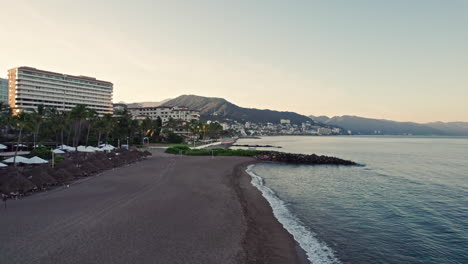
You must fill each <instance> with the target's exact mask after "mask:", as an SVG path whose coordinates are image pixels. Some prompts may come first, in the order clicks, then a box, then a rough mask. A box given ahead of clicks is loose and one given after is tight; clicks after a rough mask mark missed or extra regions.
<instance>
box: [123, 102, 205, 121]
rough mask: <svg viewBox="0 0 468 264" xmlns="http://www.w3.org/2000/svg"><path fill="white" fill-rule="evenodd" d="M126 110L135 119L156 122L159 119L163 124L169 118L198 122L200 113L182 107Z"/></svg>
mask: <svg viewBox="0 0 468 264" xmlns="http://www.w3.org/2000/svg"><path fill="white" fill-rule="evenodd" d="M127 110H128V111H129V112H130V114H131V115H132V116H133V118H135V119H145V118H147V117H148V118H150V119H153V120H156V119H157V118H158V117H159V118H161V121H162V122H163V123H165V122H167V121H169V119H171V118H172V119H174V120H182V121H185V122H190V121H192V120H197V121H198V120H200V112H198V111H196V110H192V109H189V108H188V107H183V106H156V107H135V108H127Z"/></svg>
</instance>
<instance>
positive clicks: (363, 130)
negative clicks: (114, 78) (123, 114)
mask: <svg viewBox="0 0 468 264" xmlns="http://www.w3.org/2000/svg"><path fill="white" fill-rule="evenodd" d="M127 105H128V106H129V107H155V106H160V105H167V106H186V107H189V108H191V109H194V110H197V111H200V116H201V119H202V120H225V119H230V120H235V121H238V122H247V121H250V122H254V123H279V122H280V120H281V119H289V120H291V123H293V124H301V123H303V122H307V121H309V122H311V123H313V124H315V125H319V126H326V127H339V128H342V129H344V130H350V131H351V132H352V134H358V135H427V136H429V135H438V136H468V122H432V123H424V124H421V123H415V122H398V121H392V120H385V119H373V118H366V117H359V116H350V115H343V116H334V117H327V116H313V115H311V116H305V115H301V114H297V113H294V112H282V111H274V110H268V109H264V110H261V109H255V108H244V107H240V106H237V105H235V104H233V103H231V102H229V101H227V100H226V99H223V98H216V97H204V96H197V95H181V96H179V97H177V98H174V99H166V100H163V101H160V102H140V103H132V104H127Z"/></svg>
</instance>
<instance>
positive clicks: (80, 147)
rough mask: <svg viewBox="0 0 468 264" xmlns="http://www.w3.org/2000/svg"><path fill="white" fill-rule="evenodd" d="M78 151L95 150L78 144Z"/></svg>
mask: <svg viewBox="0 0 468 264" xmlns="http://www.w3.org/2000/svg"><path fill="white" fill-rule="evenodd" d="M78 152H87V153H92V152H96V151H95V150H94V149H90V148H87V147H85V146H78Z"/></svg>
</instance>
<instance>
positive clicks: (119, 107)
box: [112, 103, 127, 115]
mask: <svg viewBox="0 0 468 264" xmlns="http://www.w3.org/2000/svg"><path fill="white" fill-rule="evenodd" d="M112 108H113V112H114V115H115V114H117V113H119V112H123V111H125V110H127V105H126V104H124V103H118V104H113V105H112Z"/></svg>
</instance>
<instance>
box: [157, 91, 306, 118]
mask: <svg viewBox="0 0 468 264" xmlns="http://www.w3.org/2000/svg"><path fill="white" fill-rule="evenodd" d="M164 104H165V105H168V106H186V107H188V108H191V109H195V110H198V111H200V116H201V119H202V120H222V119H231V120H236V121H238V122H247V121H250V122H254V123H279V122H280V120H281V119H289V120H290V121H291V123H293V124H301V123H302V122H306V121H309V122H312V123H313V121H312V120H311V119H310V118H309V117H307V116H305V115H300V114H297V113H294V112H281V111H274V110H268V109H265V110H261V109H255V108H244V107H240V106H237V105H235V104H233V103H231V102H229V101H227V100H226V99H223V98H215V97H203V96H197V95H181V96H179V97H177V98H174V99H172V100H169V101H167V102H165V103H164Z"/></svg>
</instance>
